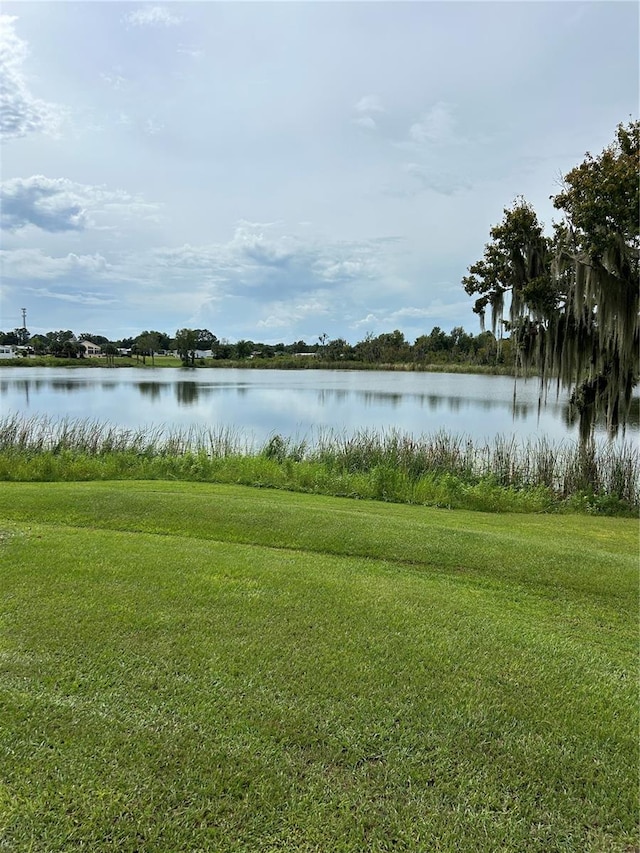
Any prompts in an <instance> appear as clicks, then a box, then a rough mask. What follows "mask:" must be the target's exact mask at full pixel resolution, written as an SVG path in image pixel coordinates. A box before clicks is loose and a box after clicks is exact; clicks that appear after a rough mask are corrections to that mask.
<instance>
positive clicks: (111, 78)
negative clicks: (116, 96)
mask: <svg viewBox="0 0 640 853" xmlns="http://www.w3.org/2000/svg"><path fill="white" fill-rule="evenodd" d="M100 79H101V80H102V81H103V82H105V83H106V84H107V85H108V86H110V87H111V88H112V89H115V90H116V91H117V90H118V89H122V88H123V87H124V86H125V85H126V84H127V78H126V77H123V76H122V74H121V73H120V69H114V70H113V71H111V72H105V71H103V72H101V74H100Z"/></svg>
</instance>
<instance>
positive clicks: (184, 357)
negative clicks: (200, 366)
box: [176, 329, 198, 367]
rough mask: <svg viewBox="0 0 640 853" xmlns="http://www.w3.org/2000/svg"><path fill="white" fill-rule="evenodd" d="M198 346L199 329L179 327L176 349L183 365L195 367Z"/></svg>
mask: <svg viewBox="0 0 640 853" xmlns="http://www.w3.org/2000/svg"><path fill="white" fill-rule="evenodd" d="M197 348H198V333H197V331H196V330H195V329H178V331H177V332H176V350H177V351H178V355H179V356H180V360H181V361H182V363H183V365H185V366H187V365H191V366H192V367H193V365H194V363H195V351H196V349H197Z"/></svg>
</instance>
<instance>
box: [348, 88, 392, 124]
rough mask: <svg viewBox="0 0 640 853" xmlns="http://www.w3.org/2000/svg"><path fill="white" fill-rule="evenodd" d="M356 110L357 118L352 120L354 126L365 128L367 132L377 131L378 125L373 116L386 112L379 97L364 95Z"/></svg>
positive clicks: (355, 107)
mask: <svg viewBox="0 0 640 853" xmlns="http://www.w3.org/2000/svg"><path fill="white" fill-rule="evenodd" d="M354 110H355V112H356V116H355V118H353V119H352V122H353V124H356V125H358V127H363V128H364V129H365V130H376V129H377V127H378V123H377V122H376V120H375V118H374V117H373V116H374V115H376V114H379V113H383V112H385V109H384V107H383V106H382V102H381V100H380V98H379V97H378V96H377V95H364V96H363V97H362V98H360V100H359V101H358V103H357V104H356V105H355V106H354Z"/></svg>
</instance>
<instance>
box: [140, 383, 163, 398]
mask: <svg viewBox="0 0 640 853" xmlns="http://www.w3.org/2000/svg"><path fill="white" fill-rule="evenodd" d="M163 387H164V386H163V385H161V384H160V382H138V384H137V385H136V388H137V389H138V391H139V392H140V393H141V394H142V396H143V397H149V398H150V399H151V400H157V399H158V397H160V395H161V394H162V389H163Z"/></svg>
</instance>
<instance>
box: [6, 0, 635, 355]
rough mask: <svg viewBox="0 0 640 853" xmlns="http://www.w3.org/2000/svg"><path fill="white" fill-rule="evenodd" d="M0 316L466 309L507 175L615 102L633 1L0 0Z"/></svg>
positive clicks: (233, 316) (600, 139) (387, 326)
mask: <svg viewBox="0 0 640 853" xmlns="http://www.w3.org/2000/svg"><path fill="white" fill-rule="evenodd" d="M0 18H1V31H0V75H1V77H2V81H1V83H2V84H1V97H2V104H1V109H0V127H1V130H2V166H1V180H2V188H1V197H0V203H1V217H2V245H1V250H0V256H1V264H2V265H1V268H0V272H1V278H0V329H3V330H5V331H7V330H11V329H13V328H16V327H19V326H22V309H23V308H25V309H26V312H27V313H26V320H27V322H26V325H27V328H28V329H29V331H30V332H31V334H37V333H44V332H47V331H50V330H58V329H62V330H64V329H72V330H73V331H74V332H76V333H77V334H80V333H82V332H89V333H92V334H99V335H105V336H106V337H108V338H110V339H112V340H116V339H121V338H124V337H130V336H135V335H137V334H139V333H140V332H142V331H143V330H158V331H162V332H167V333H168V334H170V335H173V334H175V331H176V330H177V329H179V328H183V327H189V328H200V329H203V328H206V329H209V330H210V331H212V332H213V333H214V334H215V335H217V337H218V338H220V339H224V340H228V341H231V342H235V341H237V340H240V339H248V340H253V341H261V342H265V343H277V342H284V343H291V342H294V341H298V340H301V339H303V340H305V341H306V342H307V343H316V342H317V341H318V338H319V337H320V336H321V335H325V334H326V335H328V337H329V338H331V339H334V338H344V339H346V340H347V341H348V342H350V343H356V342H357V341H359V340H362V339H363V338H365V337H366V336H367V335H368V334H371V335H378V334H381V333H384V332H391V331H393V330H395V329H399V330H401V331H402V332H403V333H404V334H405V336H406V338H407V339H408V340H409V341H410V342H413V341H414V340H415V338H416V337H418V336H419V335H422V334H428V333H429V332H430V331H431V329H432V328H433V327H434V326H439V327H440V328H442V329H443V330H445V331H450V330H451V329H452V328H453V327H454V326H463V327H464V328H465V330H467V331H468V332H471V333H473V334H477V333H478V332H479V331H480V327H479V320H478V317H477V316H476V315H475V314H473V311H472V304H473V299H472V298H470V297H468V296H467V295H466V294H465V292H464V290H463V288H462V285H461V279H462V277H463V276H464V275H465V274H466V272H467V268H468V266H469V265H470V264H472V263H474V262H475V261H476V260H478V259H479V258H480V257H481V255H482V251H483V248H484V245H485V243H486V242H487V241H488V239H489V229H490V228H491V226H492V225H494V224H497V223H498V222H499V221H500V219H501V218H502V215H503V209H504V208H505V207H506V206H508V205H510V204H511V202H512V201H513V200H514V199H515V198H516V197H517V196H520V195H522V196H524V197H525V198H526V199H527V200H528V201H529V202H530V203H532V204H533V206H534V207H535V209H536V210H537V212H538V215H539V216H540V218H541V219H542V220H543V221H544V222H545V223H546V225H547V227H548V228H550V226H551V221H552V218H555V219H558V217H559V214H558V212H557V211H555V210H554V208H553V205H552V203H551V201H550V198H549V197H550V196H551V195H552V194H554V193H557V192H558V191H559V189H560V185H561V184H560V182H561V178H562V175H563V174H566V173H567V172H568V171H569V170H570V169H571V168H572V167H573V166H575V165H577V164H579V163H580V162H581V161H582V159H583V157H584V155H585V152H587V151H591V152H592V153H594V154H597V153H599V152H600V151H601V150H602V149H603V148H604V147H605V146H606V145H608V144H610V143H611V142H612V141H613V139H614V135H615V128H616V126H617V124H618V123H620V122H627V121H629V120H631V119H635V118H637V117H638V101H639V96H638V56H639V6H638V4H637V3H636V2H580V0H571V2H560V0H553V2H483V0H477V2H463V0H460V2H456V0H449V2H420V0H415V2H393V1H392V0H389V1H388V2H331V0H326V2H323V0H315V2H269V1H268V0H263V2H238V0H236V2H198V3H192V2H173V3H164V4H156V3H155V2H153V0H149V2H142V3H128V2H127V3H125V2H117V1H116V0H113V1H112V2H100V0H98V1H97V2H90V0H83V2H57V0H55V2H54V0H51V2H45V3H42V2H29V0H22V1H21V2H13V3H12V2H3V4H2V15H1V16H0Z"/></svg>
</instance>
